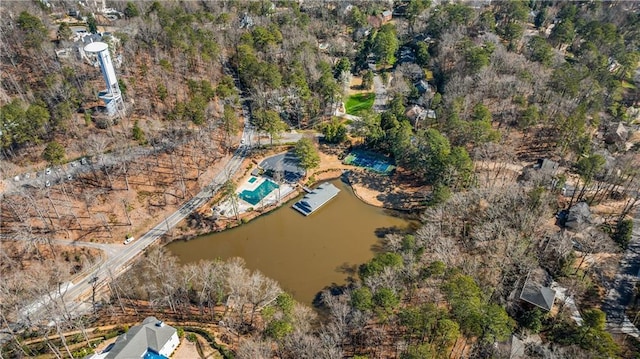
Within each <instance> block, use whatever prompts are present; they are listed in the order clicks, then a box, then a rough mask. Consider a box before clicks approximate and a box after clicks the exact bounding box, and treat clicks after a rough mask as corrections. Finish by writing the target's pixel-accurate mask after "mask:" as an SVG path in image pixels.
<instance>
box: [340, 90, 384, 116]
mask: <svg viewBox="0 0 640 359" xmlns="http://www.w3.org/2000/svg"><path fill="white" fill-rule="evenodd" d="M375 99H376V94H374V93H373V92H368V93H359V94H355V95H352V96H349V98H348V99H347V102H346V103H345V104H344V107H345V110H346V111H347V113H348V114H349V115H357V114H358V112H360V111H362V110H368V109H370V108H371V107H372V106H373V100H375Z"/></svg>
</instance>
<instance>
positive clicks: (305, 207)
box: [293, 182, 340, 216]
mask: <svg viewBox="0 0 640 359" xmlns="http://www.w3.org/2000/svg"><path fill="white" fill-rule="evenodd" d="M339 192H340V190H339V189H338V187H336V186H334V185H333V184H332V183H329V182H325V183H323V184H321V185H320V186H318V188H316V189H314V190H313V191H311V192H310V193H308V194H307V195H305V196H304V197H303V198H302V199H301V200H299V201H298V202H296V203H295V204H294V205H293V208H294V209H296V210H297V211H298V212H300V213H302V214H304V215H305V216H308V215H310V214H311V213H313V212H315V211H317V210H318V209H319V208H320V207H322V206H323V205H324V204H325V203H327V202H329V201H330V200H331V199H332V198H333V197H335V196H337V195H338V193H339Z"/></svg>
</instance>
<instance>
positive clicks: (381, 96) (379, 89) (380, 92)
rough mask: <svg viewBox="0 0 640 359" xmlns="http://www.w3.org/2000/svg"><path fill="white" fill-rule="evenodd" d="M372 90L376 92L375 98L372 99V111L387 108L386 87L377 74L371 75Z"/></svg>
mask: <svg viewBox="0 0 640 359" xmlns="http://www.w3.org/2000/svg"><path fill="white" fill-rule="evenodd" d="M373 91H374V92H375V93H376V99H375V101H373V111H375V112H380V111H384V110H385V109H386V108H387V102H389V98H388V95H387V89H386V88H385V86H384V83H383V82H382V78H381V77H380V75H378V74H376V75H375V76H373Z"/></svg>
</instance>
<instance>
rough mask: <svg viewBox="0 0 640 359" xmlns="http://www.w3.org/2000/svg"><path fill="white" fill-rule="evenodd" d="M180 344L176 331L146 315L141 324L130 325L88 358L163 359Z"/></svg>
mask: <svg viewBox="0 0 640 359" xmlns="http://www.w3.org/2000/svg"><path fill="white" fill-rule="evenodd" d="M178 344H180V339H179V338H178V331H177V330H176V329H175V328H174V327H172V326H170V325H167V324H165V323H164V322H163V321H161V320H158V319H157V318H156V317H147V318H146V319H145V320H144V321H143V322H142V324H140V325H136V326H133V327H131V329H129V331H128V332H126V333H124V334H122V335H120V336H119V337H118V339H116V342H115V343H114V344H113V345H111V346H109V347H108V348H107V349H105V351H103V352H102V353H100V354H94V355H93V356H91V357H89V358H90V359H134V358H144V359H164V358H169V356H170V355H171V354H172V353H173V351H174V350H175V349H176V348H177V347H178Z"/></svg>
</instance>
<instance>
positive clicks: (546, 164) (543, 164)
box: [534, 158, 560, 174]
mask: <svg viewBox="0 0 640 359" xmlns="http://www.w3.org/2000/svg"><path fill="white" fill-rule="evenodd" d="M534 167H535V168H537V169H539V170H540V171H543V172H547V173H551V174H555V173H556V171H557V170H558V168H559V167H560V164H559V163H558V162H555V161H552V160H550V159H548V158H540V159H539V160H538V162H537V163H536V165H535V166H534Z"/></svg>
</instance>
